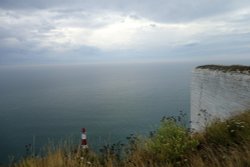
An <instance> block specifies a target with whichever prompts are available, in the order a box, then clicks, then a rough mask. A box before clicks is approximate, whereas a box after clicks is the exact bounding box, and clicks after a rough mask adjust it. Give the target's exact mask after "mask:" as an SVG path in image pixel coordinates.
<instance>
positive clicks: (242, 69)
mask: <svg viewBox="0 0 250 167" xmlns="http://www.w3.org/2000/svg"><path fill="white" fill-rule="evenodd" d="M196 69H210V70H218V71H222V72H240V73H243V72H250V66H242V65H231V66H224V65H203V66H198V67H196Z"/></svg>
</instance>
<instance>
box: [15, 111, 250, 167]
mask: <svg viewBox="0 0 250 167" xmlns="http://www.w3.org/2000/svg"><path fill="white" fill-rule="evenodd" d="M127 139H128V144H126V145H123V144H121V143H117V144H114V145H111V146H110V145H107V146H104V147H103V149H102V150H101V154H95V153H94V152H92V151H91V150H85V151H82V150H81V149H80V148H78V149H76V150H75V149H70V148H69V147H68V146H61V147H58V148H55V149H53V150H54V151H48V154H47V155H46V156H44V157H32V156H30V157H27V158H25V159H23V160H22V161H20V162H18V163H16V164H13V166H15V167H85V166H86V167H89V166H93V167H123V166H124V167H142V166H143V167H151V166H152V167H158V166H159V167H175V166H182V167H205V166H210V167H218V166H227V167H235V166H237V167H247V166H250V111H246V112H243V113H241V114H239V115H236V116H232V117H231V118H229V119H227V120H224V121H222V120H219V119H217V120H214V121H213V122H212V123H211V124H209V125H208V126H207V127H206V128H205V129H204V131H202V132H196V133H191V132H189V131H188V130H187V129H185V128H184V127H182V126H181V125H180V124H178V123H176V121H175V119H171V118H170V119H169V118H164V119H163V120H162V122H161V126H160V127H159V128H158V130H156V131H155V132H153V133H151V134H150V136H149V137H139V136H134V135H131V136H129V137H128V138H127ZM50 150H51V149H50Z"/></svg>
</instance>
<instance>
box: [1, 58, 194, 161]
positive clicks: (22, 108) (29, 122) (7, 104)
mask: <svg viewBox="0 0 250 167" xmlns="http://www.w3.org/2000/svg"><path fill="white" fill-rule="evenodd" d="M193 67H194V66H193V65H190V64H181V63H179V64H167V63H166V64H164V63H155V64H153V63H152V64H102V65H100V64H99V65H97V64H96V65H74V66H73V65H72V66H70V65H61V66H29V67H13V66H12V67H0V162H4V163H6V162H7V160H8V155H14V156H15V157H20V156H22V155H24V154H25V145H26V144H30V143H33V139H35V147H36V150H39V149H40V148H41V147H42V146H44V145H45V144H46V143H47V142H48V139H51V140H54V141H55V142H56V141H58V140H59V139H65V138H67V137H68V136H72V137H73V138H74V139H76V141H78V140H79V141H80V130H81V128H82V127H85V128H87V132H88V143H89V144H90V146H91V147H93V148H95V149H98V148H99V147H100V146H101V145H103V144H105V143H109V142H111V143H112V142H115V141H116V142H117V141H118V140H123V139H125V138H126V136H128V135H129V134H131V133H140V134H147V133H148V132H149V131H151V130H153V129H154V128H155V127H157V125H159V122H160V119H161V118H162V117H163V116H172V115H178V113H179V111H180V110H182V111H184V112H187V113H189V96H190V93H189V91H190V90H189V86H190V78H191V71H192V69H193Z"/></svg>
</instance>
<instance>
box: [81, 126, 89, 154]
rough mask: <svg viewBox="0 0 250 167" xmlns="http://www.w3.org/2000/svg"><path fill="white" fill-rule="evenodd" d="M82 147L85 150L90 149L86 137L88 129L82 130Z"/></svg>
mask: <svg viewBox="0 0 250 167" xmlns="http://www.w3.org/2000/svg"><path fill="white" fill-rule="evenodd" d="M81 147H82V148H83V149H86V148H88V145H87V135H86V129H85V128H82V143H81Z"/></svg>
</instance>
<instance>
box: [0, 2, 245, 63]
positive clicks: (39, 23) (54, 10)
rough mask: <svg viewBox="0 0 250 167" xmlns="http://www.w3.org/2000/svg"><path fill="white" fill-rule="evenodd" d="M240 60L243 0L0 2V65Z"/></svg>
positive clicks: (243, 49) (243, 31) (243, 33)
mask: <svg viewBox="0 0 250 167" xmlns="http://www.w3.org/2000/svg"><path fill="white" fill-rule="evenodd" d="M199 60H213V61H216V60H242V61H244V62H246V61H249V62H250V1H249V0H188V1H187V0H19V1H16V0H0V64H1V65H2V64H51V63H52V64H53V63H57V64H58V63H59V64H60V63H92V62H142V61H170V62H171V61H199Z"/></svg>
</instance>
